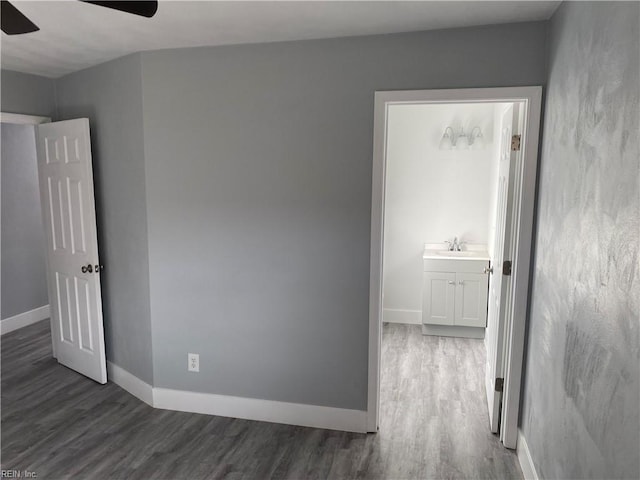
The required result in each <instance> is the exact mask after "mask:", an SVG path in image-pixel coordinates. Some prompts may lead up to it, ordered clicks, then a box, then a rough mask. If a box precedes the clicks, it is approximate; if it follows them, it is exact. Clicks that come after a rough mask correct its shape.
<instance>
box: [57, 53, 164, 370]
mask: <svg viewBox="0 0 640 480" xmlns="http://www.w3.org/2000/svg"><path fill="white" fill-rule="evenodd" d="M140 75H141V68H140V56H139V55H137V54H136V55H130V56H128V57H124V58H121V59H118V60H114V61H112V62H108V63H105V64H102V65H99V66H97V67H93V68H89V69H87V70H83V71H80V72H77V73H74V74H71V75H67V76H65V77H62V78H60V79H58V80H57V81H56V91H57V103H58V112H59V118H58V119H59V120H66V119H70V118H79V117H88V118H89V122H90V126H91V146H92V153H93V173H94V181H95V192H96V213H97V223H98V243H99V247H100V260H101V263H102V264H103V265H104V266H105V269H104V271H103V272H102V273H101V280H102V297H103V309H104V321H105V340H106V348H107V359H109V360H110V361H112V362H113V363H115V364H116V365H118V366H120V367H122V368H124V369H125V370H127V371H129V372H131V373H132V374H134V375H136V376H138V377H139V378H141V379H143V380H144V381H146V382H149V383H151V382H152V380H153V364H152V350H151V318H150V314H149V260H148V253H147V222H146V200H145V171H144V145H143V141H144V138H143V126H142V85H141V77H140Z"/></svg>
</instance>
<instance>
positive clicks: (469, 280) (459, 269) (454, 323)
mask: <svg viewBox="0 0 640 480" xmlns="http://www.w3.org/2000/svg"><path fill="white" fill-rule="evenodd" d="M487 267H489V261H488V259H486V258H483V257H482V256H480V258H473V257H462V258H435V259H433V258H428V257H427V256H426V255H425V258H424V268H423V285H422V323H423V333H426V334H431V335H448V336H464V337H475V338H482V337H483V336H484V328H485V327H486V325H487V293H488V287H489V278H488V275H487V273H485V268H487ZM459 327H462V328H459Z"/></svg>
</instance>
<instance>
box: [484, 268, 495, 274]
mask: <svg viewBox="0 0 640 480" xmlns="http://www.w3.org/2000/svg"><path fill="white" fill-rule="evenodd" d="M484 273H493V267H484Z"/></svg>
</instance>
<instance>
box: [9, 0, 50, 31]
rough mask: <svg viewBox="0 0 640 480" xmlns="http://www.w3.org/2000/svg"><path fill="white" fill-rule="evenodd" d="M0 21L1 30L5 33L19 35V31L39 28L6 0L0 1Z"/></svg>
mask: <svg viewBox="0 0 640 480" xmlns="http://www.w3.org/2000/svg"><path fill="white" fill-rule="evenodd" d="M0 23H1V24H2V31H3V32H4V33H6V34H7V35H20V34H21V33H30V32H37V31H38V30H40V29H39V28H38V26H37V25H36V24H35V23H33V22H32V21H31V20H29V19H28V18H27V17H25V16H24V15H23V14H22V12H20V10H18V9H17V8H16V7H14V6H13V5H11V4H10V3H9V2H8V1H7V0H2V1H1V2H0Z"/></svg>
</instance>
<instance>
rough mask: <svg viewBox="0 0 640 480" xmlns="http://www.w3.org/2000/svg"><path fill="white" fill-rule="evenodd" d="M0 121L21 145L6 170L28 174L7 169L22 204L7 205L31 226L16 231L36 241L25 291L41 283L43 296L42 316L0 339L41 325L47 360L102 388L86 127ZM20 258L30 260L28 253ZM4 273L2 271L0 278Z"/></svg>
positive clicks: (30, 119)
mask: <svg viewBox="0 0 640 480" xmlns="http://www.w3.org/2000/svg"><path fill="white" fill-rule="evenodd" d="M0 120H1V122H2V124H3V127H5V126H6V128H3V130H9V129H10V128H13V127H11V124H19V125H14V127H15V128H18V127H20V128H26V130H25V131H23V132H22V135H18V133H20V132H19V131H18V130H15V129H14V131H12V132H8V133H10V134H12V135H13V137H15V138H19V142H22V145H18V144H17V143H19V142H18V140H16V142H15V143H16V149H17V150H16V155H15V157H16V158H15V159H13V160H15V161H14V162H12V163H15V164H16V165H18V164H20V161H21V160H23V163H24V164H25V167H26V166H27V165H26V164H27V163H29V165H28V167H29V168H22V167H21V168H19V169H18V168H15V169H14V170H15V172H12V173H14V175H13V177H15V178H13V180H15V182H16V184H18V183H20V185H19V186H18V188H17V189H18V190H20V192H21V194H22V197H23V198H22V199H21V200H18V201H16V198H18V197H19V195H13V197H14V198H12V199H11V200H12V202H11V203H18V205H17V207H19V208H20V209H22V212H23V214H22V216H25V215H24V212H25V211H26V210H25V209H28V210H30V211H29V215H30V216H31V217H32V221H31V222H30V224H29V225H27V227H28V229H27V228H20V230H23V231H26V230H30V231H29V232H28V233H27V234H26V235H25V236H31V237H37V238H38V241H36V242H35V243H34V245H33V246H32V249H31V256H33V257H38V258H39V263H38V268H37V269H36V270H37V271H36V270H34V276H35V277H36V278H35V279H31V282H30V283H31V284H35V283H36V282H37V283H39V284H42V283H43V280H44V282H45V284H46V290H45V288H41V289H40V290H42V292H41V295H40V296H41V297H42V298H47V297H48V305H47V306H46V308H40V309H37V310H38V311H40V313H39V315H40V317H38V316H34V315H31V313H33V312H28V313H29V314H28V315H26V316H24V315H23V316H24V317H25V318H23V319H22V320H20V321H15V318H14V319H10V320H11V322H5V321H3V322H2V324H0V325H1V326H2V333H7V332H8V331H11V330H14V329H17V328H20V327H23V326H26V325H28V324H29V323H35V322H37V321H39V320H43V319H45V318H47V317H49V318H50V328H51V339H52V353H53V357H54V358H57V360H58V362H59V363H61V364H63V365H65V366H67V367H69V368H71V369H72V370H75V371H77V372H79V373H81V374H83V375H85V376H87V377H89V378H91V379H93V380H95V381H96V382H98V383H106V381H107V371H106V357H105V342H104V329H103V319H102V298H101V289H100V277H99V275H100V271H101V270H102V266H101V265H100V262H99V259H98V244H97V228H96V219H95V201H94V192H93V170H92V159H91V144H90V139H89V120H88V119H86V118H81V119H74V120H66V121H60V122H53V123H51V121H50V119H49V118H47V117H35V116H30V115H20V114H12V113H2V116H1V118H0ZM4 133H5V132H3V134H4ZM3 139H4V135H3ZM3 152H4V150H3ZM22 157H28V158H24V159H23V158H22ZM5 163H9V162H5V158H4V155H3V169H4V166H5ZM36 166H37V168H36ZM5 180H6V179H5V178H3V184H4V183H5V182H4V181H5ZM14 190H15V189H14ZM26 190H28V192H27V193H28V201H25V199H27V196H26V193H25V192H26ZM3 200H4V196H3ZM3 207H4V205H3ZM4 213H5V209H4V208H3V219H2V224H3V225H2V227H3V231H5V230H8V229H5V222H6V221H8V220H9V218H7V219H5V217H4ZM14 216H20V215H14ZM16 225H17V226H20V227H24V221H23V220H18V221H17V222H16ZM13 243H14V244H15V243H17V242H16V241H13ZM18 250H19V248H14V251H12V252H11V255H10V256H11V260H15V258H16V257H17V256H18V255H17V253H20V252H19V251H18ZM34 252H35V253H37V254H38V255H35V254H34ZM22 256H23V257H25V258H29V257H30V255H29V253H27V254H26V255H22ZM43 260H46V261H45V262H43ZM13 263H15V262H13ZM43 263H46V268H45V266H44V265H43ZM4 267H5V264H4V263H3V272H2V276H3V277H5V273H6V272H5V268H4ZM8 275H9V277H11V278H12V279H15V278H17V277H19V275H18V274H17V273H15V272H14V273H11V272H9V273H8ZM31 286H32V285H29V282H27V285H26V286H23V287H26V288H24V290H29V288H30V287H31ZM3 287H4V285H3ZM45 292H46V293H45ZM3 293H4V291H3ZM47 294H48V295H47ZM43 315H44V316H43Z"/></svg>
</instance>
